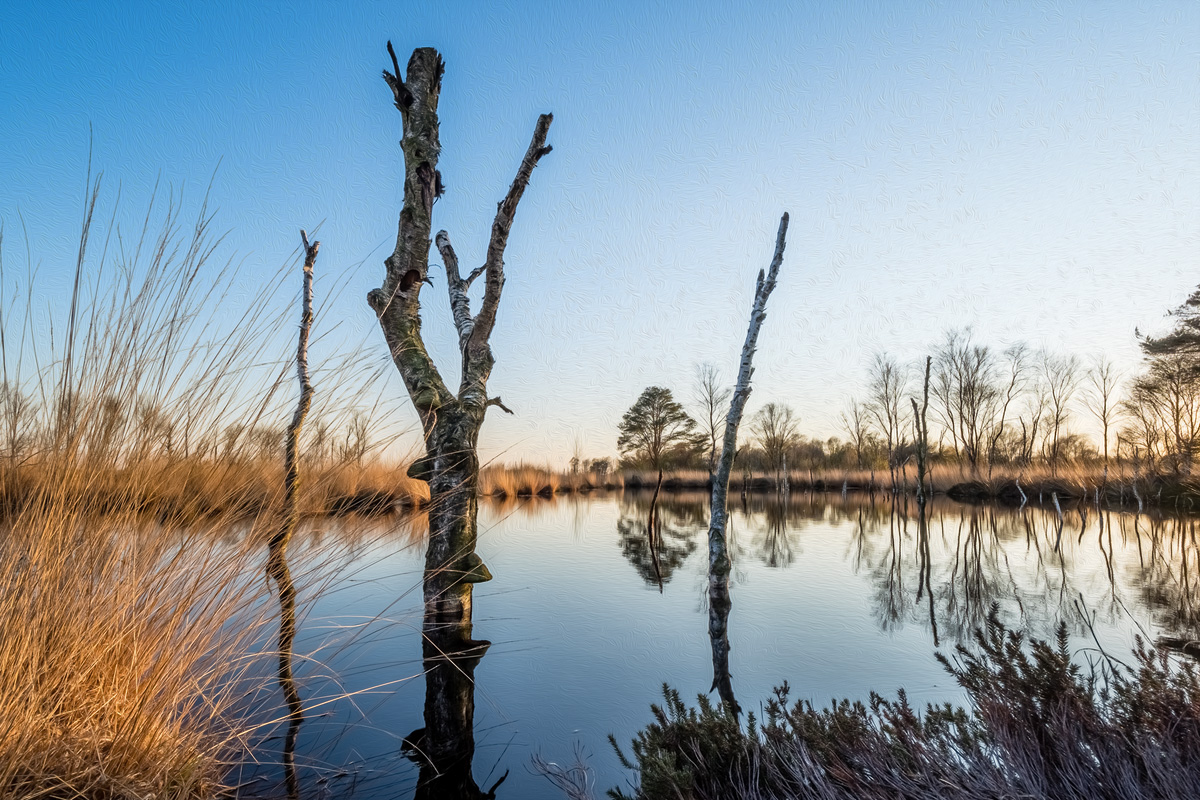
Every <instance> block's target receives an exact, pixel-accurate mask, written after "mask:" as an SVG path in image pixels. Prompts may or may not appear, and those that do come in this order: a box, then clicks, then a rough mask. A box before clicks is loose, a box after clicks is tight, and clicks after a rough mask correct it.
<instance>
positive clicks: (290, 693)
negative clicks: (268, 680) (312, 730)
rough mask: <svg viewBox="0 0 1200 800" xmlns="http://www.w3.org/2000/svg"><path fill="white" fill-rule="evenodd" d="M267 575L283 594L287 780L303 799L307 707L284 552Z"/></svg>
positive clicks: (292, 798)
mask: <svg viewBox="0 0 1200 800" xmlns="http://www.w3.org/2000/svg"><path fill="white" fill-rule="evenodd" d="M267 574H268V575H269V576H270V577H271V579H272V580H273V581H274V582H275V586H276V587H277V588H278V590H279V687H280V689H282V690H283V699H284V702H285V703H286V704H287V710H288V714H287V721H288V728H287V733H286V734H284V737H283V776H284V786H285V788H286V789H287V796H288V798H289V800H296V798H298V797H299V796H300V781H299V778H298V777H297V775H296V738H297V736H299V734H300V726H301V725H302V724H303V723H304V704H303V703H302V702H301V700H300V692H299V691H298V690H297V688H296V678H295V675H294V674H293V672H292V659H293V657H294V655H293V650H294V648H295V643H296V585H295V583H293V582H292V572H291V570H290V569H289V568H288V563H287V556H286V555H285V552H284V550H282V549H274V548H273V549H272V551H271V554H270V558H269V561H268V563H267Z"/></svg>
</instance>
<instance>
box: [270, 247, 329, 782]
mask: <svg viewBox="0 0 1200 800" xmlns="http://www.w3.org/2000/svg"><path fill="white" fill-rule="evenodd" d="M300 241H301V242H302V243H303V245H304V284H303V290H302V292H301V296H300V337H299V342H298V343H297V345H296V377H297V380H298V381H299V384H300V399H299V400H298V401H297V403H296V411H295V413H294V414H293V415H292V421H291V423H290V424H289V425H288V429H287V449H286V451H285V454H284V479H283V480H284V484H283V521H282V522H281V523H280V526H279V529H278V530H277V531H276V532H275V535H274V536H272V537H271V540H270V542H269V543H268V550H269V555H268V557H267V574H268V575H269V576H270V577H271V579H272V580H274V581H275V585H276V586H277V587H278V588H279V688H280V689H282V690H283V698H284V702H285V703H286V704H287V708H288V729H287V733H286V734H285V735H284V742H283V769H284V782H285V784H286V788H287V794H288V797H289V798H297V797H299V796H300V783H299V780H298V778H297V776H296V737H297V736H298V735H299V733H300V725H301V723H303V722H304V706H303V704H302V702H301V700H300V692H299V691H298V690H297V688H296V679H295V676H294V675H293V672H292V647H293V644H294V643H295V641H296V586H295V584H294V583H292V573H291V570H289V569H288V564H287V546H288V542H289V541H291V538H292V534H293V533H295V531H296V526H297V524H299V520H300V512H299V507H298V505H297V495H298V492H299V490H300V459H299V455H298V454H299V452H300V431H301V430H302V429H303V427H304V418H305V417H306V416H308V410H309V409H310V408H311V407H312V397H313V387H312V381H311V379H310V378H309V372H308V339H309V335H310V334H311V333H312V324H313V266H314V265H315V264H316V261H317V251H318V250H319V249H320V247H321V243H320V242H313V243H312V244H309V242H308V234H307V233H306V232H305V231H300Z"/></svg>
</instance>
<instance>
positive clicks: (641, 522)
mask: <svg viewBox="0 0 1200 800" xmlns="http://www.w3.org/2000/svg"><path fill="white" fill-rule="evenodd" d="M631 499H633V498H631ZM706 524H707V520H705V518H704V505H703V503H699V504H695V503H690V502H682V501H681V500H679V499H672V498H663V497H659V499H658V501H657V502H656V503H651V497H650V495H646V496H645V497H644V498H642V497H638V498H637V499H636V501H635V502H631V503H629V504H623V505H622V508H621V517H620V519H618V520H617V537H618V539H619V541H620V543H621V552H622V554H623V555H624V556H625V558H626V559H627V560H628V561H629V563H630V564H631V565H633V568H634V570H635V571H636V572H637V574H638V575H640V576H641V578H642V580H644V581H645V582H646V585H647V586H657V587H659V589H660V590H661V588H662V587H663V586H664V585H665V584H667V583H670V581H671V578H672V577H674V575H675V573H676V571H678V569H679V568H680V567H681V566H683V563H684V562H685V561H686V560H687V559H688V557H689V556H690V555H691V554H692V553H694V552H695V551H696V548H697V547H698V546H699V540H698V539H697V537H696V530H697V529H698V528H703V527H704V526H705V525H706Z"/></svg>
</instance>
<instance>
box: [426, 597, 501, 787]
mask: <svg viewBox="0 0 1200 800" xmlns="http://www.w3.org/2000/svg"><path fill="white" fill-rule="evenodd" d="M465 598H466V602H465V603H463V604H462V605H461V613H460V612H459V611H457V610H455V611H453V612H447V611H445V609H444V608H443V609H441V610H439V609H438V608H436V607H433V606H428V607H427V608H426V611H425V619H424V622H423V626H422V632H423V642H422V656H423V659H424V667H425V727H424V728H418V729H417V730H415V731H413V732H412V733H410V734H409V735H408V736H407V737H405V739H404V745H403V752H404V754H405V755H406V756H408V757H409V758H410V759H412V760H413V761H414V762H416V763H417V764H418V765H419V766H420V776H419V778H418V783H417V790H416V794H415V797H416V798H418V800H425V799H428V800H435V798H436V799H441V798H444V799H445V800H480V798H494V797H495V796H496V789H497V788H498V787H499V786H500V784H502V783H503V782H504V779H505V778H507V777H508V773H507V772H505V773H504V775H503V776H502V777H501V778H500V780H498V781H496V783H495V785H493V786H492V787H491V788H490V789H488V790H486V791H485V790H482V789H480V788H479V786H478V784H476V783H475V778H474V777H473V776H472V774H471V761H472V759H473V758H474V757H475V728H474V725H475V668H476V667H477V666H478V665H479V662H480V660H482V658H483V656H484V654H485V653H486V652H487V649H488V647H490V646H491V642H488V641H484V640H481V639H472V638H471V628H472V626H471V612H472V609H471V593H470V592H467V594H466V596H465Z"/></svg>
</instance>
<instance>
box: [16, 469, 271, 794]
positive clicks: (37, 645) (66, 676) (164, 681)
mask: <svg viewBox="0 0 1200 800" xmlns="http://www.w3.org/2000/svg"><path fill="white" fill-rule="evenodd" d="M213 533H214V531H213V530H212V529H208V528H199V527H196V526H191V527H189V528H188V529H187V531H186V532H185V531H184V530H183V529H181V528H178V527H174V526H169V525H168V526H155V527H147V526H145V525H144V524H141V523H140V522H139V521H138V520H135V519H133V518H129V517H127V518H125V519H122V518H121V517H120V515H110V516H108V517H107V518H106V519H105V520H104V521H97V519H96V518H95V517H94V516H92V515H88V514H81V513H80V512H79V511H78V509H77V508H76V507H74V506H73V505H72V504H71V500H70V499H68V497H67V496H66V495H65V494H64V493H62V492H55V491H46V492H44V493H43V494H42V497H41V502H40V503H37V504H33V505H31V507H30V508H29V510H26V511H25V512H23V513H21V514H19V515H18V516H17V517H16V518H15V519H12V520H11V521H10V522H9V523H8V524H7V525H6V526H5V528H4V530H3V531H2V538H0V574H3V575H4V576H5V583H4V586H3V589H2V590H0V626H2V629H3V630H4V647H3V649H0V686H3V687H4V691H3V692H2V693H0V731H2V733H0V737H2V744H0V797H4V798H35V797H46V798H96V799H97V800H106V799H107V798H114V799H115V798H144V797H155V798H199V797H210V796H213V795H214V794H215V793H216V792H217V791H218V790H219V789H220V788H221V786H222V782H223V780H224V777H225V772H226V770H227V769H228V767H229V765H230V764H231V763H232V762H233V761H235V760H236V759H238V758H240V757H243V756H244V751H245V749H246V748H247V747H248V746H249V745H250V743H251V738H252V735H253V731H252V729H251V727H250V726H249V724H248V723H247V721H246V718H245V717H244V716H243V712H244V710H245V709H243V708H242V707H241V698H242V691H244V690H246V689H247V688H248V683H249V682H250V681H251V678H250V675H251V667H252V660H251V659H249V658H247V657H246V653H247V652H248V649H249V646H250V643H251V641H252V640H253V639H255V638H256V637H257V636H258V635H259V634H260V633H262V626H263V624H264V622H265V621H267V620H268V619H269V610H270V607H269V606H264V605H263V604H262V603H261V602H260V601H261V600H262V599H263V597H262V593H263V591H264V590H265V582H264V581H263V580H262V579H261V577H260V576H259V570H258V567H259V566H260V564H261V555H260V554H259V553H258V552H257V550H258V546H257V543H256V542H255V541H254V540H253V538H249V539H244V540H243V541H242V543H240V544H235V545H230V544H228V543H222V542H221V541H220V538H219V537H217V536H215V535H212V534H213Z"/></svg>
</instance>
